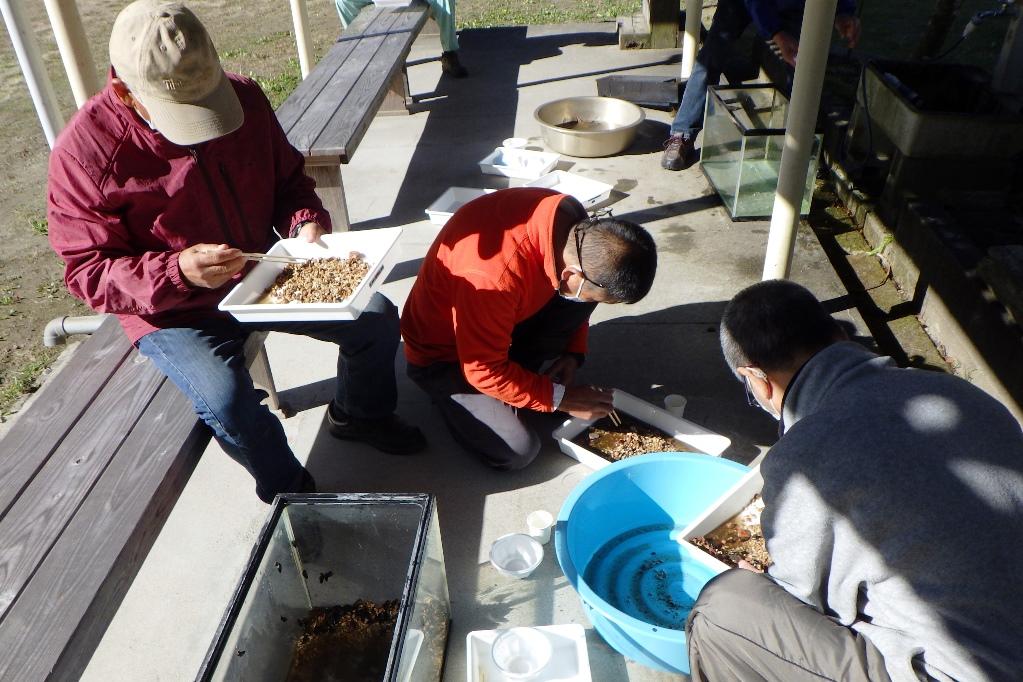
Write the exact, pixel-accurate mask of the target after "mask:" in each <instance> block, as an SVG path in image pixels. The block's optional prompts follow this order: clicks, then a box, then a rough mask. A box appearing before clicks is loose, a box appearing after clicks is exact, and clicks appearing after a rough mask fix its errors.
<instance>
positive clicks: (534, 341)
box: [408, 293, 597, 469]
mask: <svg viewBox="0 0 1023 682" xmlns="http://www.w3.org/2000/svg"><path fill="white" fill-rule="evenodd" d="M596 307H597V304H596V303H578V302H574V301H568V300H566V299H564V298H562V297H561V296H558V295H557V294H556V293H555V294H553V295H552V297H551V300H550V301H548V302H547V304H546V305H544V307H543V308H541V309H540V310H539V311H538V312H537V313H536V314H534V315H533V316H532V317H529V318H527V319H525V320H523V321H522V322H520V323H519V324H517V325H516V326H515V329H514V330H513V331H512V342H511V346H510V348H509V349H508V358H509V359H510V360H512V361H513V362H515V363H517V364H519V365H522V366H523V367H525V368H526V369H528V370H530V371H533V372H538V371H539V370H540V368H541V367H542V366H543V365H544V363H546V362H548V361H550V360H554V359H556V358H557V357H559V356H561V355H562V354H564V353H565V349H566V348H567V347H568V343H569V341H571V339H572V337H573V335H575V333H576V331H578V329H579V327H580V326H582V325H583V324H585V323H586V322H587V321H588V320H589V318H590V315H591V314H592V313H593V310H594V308H596ZM408 376H409V378H410V379H412V381H413V382H415V383H416V385H418V386H419V387H420V388H422V389H423V390H424V391H426V393H427V394H429V395H430V397H431V398H432V399H433V401H434V402H435V403H436V405H437V407H438V408H439V409H440V412H441V415H442V416H443V418H444V422H445V424H447V427H448V430H449V431H451V435H452V436H453V437H454V438H455V440H456V441H457V442H458V444H459V445H461V446H462V447H463V448H465V449H466V450H468V451H469V452H471V453H473V454H476V455H477V456H479V457H481V458H482V459H483V460H484V461H485V462H486V463H487V464H489V465H490V466H492V467H494V468H497V469H521V468H522V467H524V466H526V465H528V464H529V463H530V462H532V461H533V459H535V458H536V455H537V453H538V452H539V451H540V440H539V438H538V437H537V436H536V434H535V433H533V432H532V431H531V430H530V429H529V428H528V427H527V426H525V425H524V424H522V423H521V421H519V419H518V417H517V416H516V413H515V410H514V408H512V407H510V406H508V405H505V404H504V403H501V402H500V401H498V400H497V399H495V398H489V397H488V396H481V395H480V393H479V391H477V390H476V388H475V387H473V386H472V385H470V384H469V382H468V381H466V379H465V376H464V375H463V374H462V368H461V365H460V364H459V363H454V362H437V363H434V364H432V365H428V366H426V367H420V366H417V365H412V364H409V365H408Z"/></svg>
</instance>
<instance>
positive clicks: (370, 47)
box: [288, 14, 400, 156]
mask: <svg viewBox="0 0 1023 682" xmlns="http://www.w3.org/2000/svg"><path fill="white" fill-rule="evenodd" d="M398 16H400V15H397V14H391V15H388V16H387V17H386V19H385V21H384V24H385V25H386V27H387V28H390V26H391V25H392V24H393V23H395V22H396V21H397V19H398ZM384 42H385V37H384V36H378V37H374V38H365V39H363V40H358V41H353V42H351V43H339V44H338V45H337V46H335V49H338V54H339V55H340V54H342V53H345V54H346V56H345V58H344V62H343V63H342V64H340V65H339V67H338V69H336V70H335V72H334V75H333V76H332V77H331V80H330V84H329V86H328V87H326V88H324V89H323V90H321V91H320V93H319V95H318V96H317V97H316V98H315V99H314V100H313V101H312V102H310V103H309V105H308V106H307V107H306V110H305V111H303V112H302V115H301V117H300V118H299V119H298V120H297V121H296V122H295V124H294V125H293V126H291V129H290V130H289V131H288V141H289V142H291V144H292V145H293V146H294V147H295V148H296V149H298V150H299V151H300V152H302V153H303V154H305V155H306V156H321V155H326V154H338V155H341V154H345V155H346V156H347V155H349V154H347V146H348V145H347V141H342V143H341V144H340V145H339V146H338V145H335V146H337V148H336V149H334V148H331V149H324V145H323V144H322V142H321V137H322V135H323V134H324V132H325V129H327V128H328V126H329V124H330V121H331V120H332V119H333V117H334V116H341V117H342V118H347V117H351V116H352V113H351V111H350V110H351V106H352V105H351V102H352V101H353V100H352V97H353V92H354V91H355V85H356V84H357V83H358V81H359V79H360V78H361V77H362V74H363V72H364V71H365V69H366V67H367V66H368V65H369V64H370V63H371V62H372V60H373V59H374V57H375V56H376V54H377V51H378V50H379V49H380V47H381V46H382V45H383V44H384ZM339 48H341V49H339ZM357 111H360V110H357ZM360 118H365V116H360ZM332 137H333V136H332Z"/></svg>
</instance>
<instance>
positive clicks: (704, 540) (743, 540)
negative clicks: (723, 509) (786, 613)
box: [689, 495, 771, 571]
mask: <svg viewBox="0 0 1023 682" xmlns="http://www.w3.org/2000/svg"><path fill="white" fill-rule="evenodd" d="M763 509H764V503H763V501H762V500H761V499H760V495H754V496H753V501H752V502H750V503H749V505H747V507H746V508H745V509H743V510H742V511H741V512H739V513H738V514H736V515H735V516H733V517H732V518H730V519H728V520H727V521H725V522H724V523H722V524H721V525H720V526H718V527H717V528H715V529H714V530H712V531H711V532H709V533H707V534H706V535H703V536H698V537H695V538H690V540H689V542H691V543H692V544H694V545H696V546H697V547H699V548H700V549H702V550H703V551H705V552H707V553H708V554H710V555H711V556H713V557H714V558H715V559H718V560H720V561H723V562H725V563H726V564H728V565H729V566H738V565H739V561H740V560H743V559H745V560H746V561H747V562H748V563H749V564H750V565H751V566H753V568H756V569H757V570H760V571H764V570H767V567H768V566H770V565H771V555H770V554H768V553H767V541H766V540H765V539H764V532H763V530H762V529H761V527H760V513H761V512H762V511H763Z"/></svg>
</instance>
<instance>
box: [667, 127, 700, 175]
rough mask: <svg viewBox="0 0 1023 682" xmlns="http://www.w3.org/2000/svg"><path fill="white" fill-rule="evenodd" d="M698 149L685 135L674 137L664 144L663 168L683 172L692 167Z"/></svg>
mask: <svg viewBox="0 0 1023 682" xmlns="http://www.w3.org/2000/svg"><path fill="white" fill-rule="evenodd" d="M695 152H696V148H695V147H694V145H693V141H692V140H690V139H689V138H688V137H686V136H685V135H672V136H671V137H669V138H668V140H667V141H666V142H665V143H664V154H663V155H662V156H661V168H666V169H668V170H672V171H678V170H682V169H683V168H688V167H689V166H691V165H692V159H693V158H694V157H695Z"/></svg>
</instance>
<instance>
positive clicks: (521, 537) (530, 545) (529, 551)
mask: <svg viewBox="0 0 1023 682" xmlns="http://www.w3.org/2000/svg"><path fill="white" fill-rule="evenodd" d="M542 559H543V546H542V545H541V544H540V543H539V542H537V541H536V540H534V539H533V538H531V537H529V536H528V535H526V534H525V533H511V534H509V535H502V536H501V537H499V538H497V539H496V540H494V544H492V545H490V563H491V564H492V565H493V566H494V568H496V569H497V572H498V573H501V574H502V575H506V576H508V577H510V578H525V577H527V576H528V575H529V574H530V573H532V572H533V571H535V570H536V567H537V566H539V565H540V561H541V560H542Z"/></svg>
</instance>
